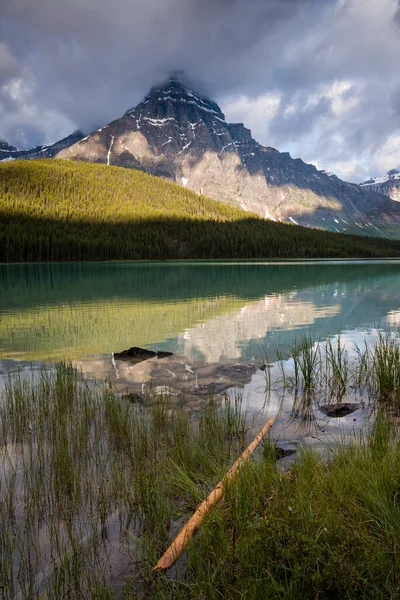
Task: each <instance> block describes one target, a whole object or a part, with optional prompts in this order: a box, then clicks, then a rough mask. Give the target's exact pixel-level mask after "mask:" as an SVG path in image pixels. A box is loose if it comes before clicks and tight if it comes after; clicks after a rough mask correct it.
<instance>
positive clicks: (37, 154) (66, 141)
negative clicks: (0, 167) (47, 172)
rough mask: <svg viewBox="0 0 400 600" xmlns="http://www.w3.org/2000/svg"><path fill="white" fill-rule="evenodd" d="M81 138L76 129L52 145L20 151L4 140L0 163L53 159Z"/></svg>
mask: <svg viewBox="0 0 400 600" xmlns="http://www.w3.org/2000/svg"><path fill="white" fill-rule="evenodd" d="M83 137H84V133H83V132H82V131H81V130H80V129H76V130H75V131H73V132H72V133H71V134H70V135H67V136H66V137H64V138H62V139H61V140H58V141H57V142H54V144H42V145H40V146H35V147H34V148H28V149H26V150H20V149H19V148H16V147H15V146H11V144H9V143H8V142H6V141H5V140H0V162H3V161H9V160H16V159H26V160H29V159H35V158H53V157H54V156H55V155H56V154H57V153H58V152H60V151H61V150H63V149H64V148H67V147H69V146H72V144H76V143H77V142H79V141H80V140H81V139H82V138H83Z"/></svg>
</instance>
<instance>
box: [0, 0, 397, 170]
mask: <svg viewBox="0 0 400 600" xmlns="http://www.w3.org/2000/svg"><path fill="white" fill-rule="evenodd" d="M399 62H400V0H142V1H139V0H35V1H33V0H0V139H5V140H6V141H8V142H9V143H11V144H13V145H15V146H17V147H19V148H27V147H31V146H34V145H37V144H40V143H52V142H54V141H56V140H58V139H60V138H62V137H64V136H66V135H68V134H69V133H71V132H72V131H73V130H75V129H77V128H79V129H82V130H83V131H84V132H85V133H89V132H90V131H93V130H94V129H96V128H98V127H101V126H102V125H105V124H106V123H108V122H109V121H111V120H113V119H115V118H117V117H119V116H121V115H122V114H123V113H124V112H125V111H126V110H127V109H128V108H130V107H132V106H134V105H136V104H137V103H138V102H139V101H140V100H141V99H142V98H143V96H144V95H145V94H146V93H147V92H148V90H149V88H150V87H151V86H152V85H153V84H155V83H159V82H160V81H162V80H164V79H165V77H166V76H167V75H168V74H169V73H171V72H173V71H176V70H181V69H183V70H184V72H185V73H186V74H187V77H188V78H190V79H191V80H192V81H193V82H194V85H195V87H196V89H197V90H199V91H201V92H202V93H204V94H206V95H208V96H210V97H211V98H212V99H214V100H215V101H216V102H218V104H219V105H220V107H221V109H222V111H223V112H224V113H225V115H226V118H227V120H228V121H231V122H243V123H245V125H246V126H247V127H250V129H251V131H252V134H253V137H254V138H255V139H256V140H257V141H258V142H260V143H262V144H264V145H266V146H273V147H275V148H277V149H278V150H281V151H289V152H290V153H291V155H292V156H293V157H295V158H297V157H300V158H302V159H303V160H305V161H306V162H311V163H313V164H315V165H316V166H317V167H318V168H321V169H325V170H327V171H333V172H334V173H336V174H337V175H338V176H339V177H341V178H343V179H345V180H347V181H356V182H360V181H364V180H366V179H368V178H369V177H371V176H376V175H382V174H384V173H386V172H387V171H388V170H390V169H393V168H400V68H399Z"/></svg>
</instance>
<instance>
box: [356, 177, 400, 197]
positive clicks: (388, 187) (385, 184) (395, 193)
mask: <svg viewBox="0 0 400 600" xmlns="http://www.w3.org/2000/svg"><path fill="white" fill-rule="evenodd" d="M361 186H362V187H363V188H365V189H369V190H372V191H374V192H378V194H385V196H389V198H391V199H392V200H395V201H396V202H400V171H398V170H397V169H392V170H391V171H389V172H388V173H387V175H384V176H383V177H375V178H374V179H368V181H364V183H361Z"/></svg>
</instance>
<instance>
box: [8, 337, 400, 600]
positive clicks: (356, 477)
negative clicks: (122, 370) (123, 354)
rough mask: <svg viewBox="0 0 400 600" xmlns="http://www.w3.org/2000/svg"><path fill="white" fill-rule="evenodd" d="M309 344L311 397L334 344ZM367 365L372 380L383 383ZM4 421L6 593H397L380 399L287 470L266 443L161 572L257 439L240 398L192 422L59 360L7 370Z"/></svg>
mask: <svg viewBox="0 0 400 600" xmlns="http://www.w3.org/2000/svg"><path fill="white" fill-rule="evenodd" d="M378 343H379V340H378ZM384 348H385V347H383V349H384ZM332 351H333V346H332ZM379 351H382V346H379ZM335 352H341V346H339V347H338V346H337V345H336V346H335ZM369 352H370V355H369V357H368V359H366V360H367V362H368V365H369V364H370V362H371V360H372V358H373V357H375V356H376V353H375V352H374V351H373V349H369ZM391 352H392V350H391V348H389V350H387V354H385V355H384V356H386V357H391V356H392V354H391ZM299 354H300V355H301V358H300V359H299V360H300V363H299V371H298V373H299V375H298V381H299V382H300V381H304V378H306V381H307V382H308V383H307V384H306V387H307V386H308V388H307V393H309V394H312V392H313V389H316V388H317V386H318V385H319V378H320V375H318V377H315V376H314V374H313V373H311V374H310V371H309V368H310V365H311V366H312V365H317V367H318V369H319V371H318V373H323V374H324V376H326V370H325V369H326V367H324V366H323V365H325V364H326V361H324V360H323V359H322V358H323V356H324V354H323V352H322V350H321V348H320V347H319V349H318V351H317V352H315V351H314V350H312V351H311V350H310V348H308V347H305V346H304V345H303V346H301V348H300V351H299ZM379 356H380V355H379ZM391 360H392V359H391V358H390V360H389V358H388V359H387V360H386V362H385V361H383V362H384V364H388V365H389V364H390V365H391V366H392V364H393V363H392V362H391ZM301 361H303V362H301ZM329 361H331V362H329ZM327 362H328V364H332V362H333V359H332V358H329V359H327ZM334 364H335V368H338V369H339V370H340V369H341V368H342V367H341V366H340V365H347V364H348V363H347V362H346V359H345V358H344V357H343V356H342V358H341V359H340V360H339V359H338V358H337V357H335V362H334ZM377 364H378V363H377ZM379 364H381V363H379ZM338 365H339V366H338ZM345 368H346V369H347V366H346V367H345ZM364 371H365V373H367V372H368V373H369V371H368V370H367V369H365V370H364ZM329 372H331V371H329ZM346 372H347V371H346ZM383 372H384V370H383ZM349 373H353V371H351V370H349ZM321 376H322V375H321ZM358 376H359V372H358ZM363 377H364V376H363ZM369 377H370V382H369V385H370V389H371V390H372V389H374V388H373V385H372V383H373V382H375V383H376V382H377V381H379V380H378V379H376V378H375V379H374V377H375V376H374V375H373V374H372V375H371V374H370V373H369ZM343 380H344V381H347V380H348V381H351V380H352V375H349V376H348V378H347V379H346V378H345V377H343V378H342V377H341V376H340V375H338V374H335V376H334V379H332V380H331V381H332V382H333V383H332V386H333V387H335V386H341V385H343ZM390 385H392V384H390ZM393 385H397V384H396V382H395V383H394V384H393ZM377 389H378V388H377ZM395 389H397V388H395ZM391 397H393V398H394V397H395V395H392V396H391ZM385 398H386V400H385V402H386V403H387V402H388V400H387V397H385ZM378 400H379V399H378ZM385 406H386V405H385ZM0 423H1V428H0V435H1V437H0V453H1V471H0V494H1V499H2V502H1V503H0V572H1V584H0V585H1V587H0V597H1V598H5V599H9V598H10V599H11V598H12V599H14V598H15V599H17V598H21V599H26V600H27V599H36V598H41V599H49V600H50V599H52V600H53V599H70V598H71V599H82V598H93V599H107V600H108V599H114V598H122V599H123V600H128V599H131V600H133V599H134V598H135V599H136V598H177V599H179V598H191V599H199V600H200V599H205V598H207V599H208V598H210V599H213V598H228V599H230V598H232V599H236V598H246V599H247V598H254V599H259V598H285V599H286V598H288V599H289V598H306V599H308V598H309V599H310V600H311V599H314V598H317V597H318V598H322V599H324V598H327V599H330V598H338V599H339V598H345V597H346V598H378V599H379V598H396V597H397V596H398V594H399V581H400V561H399V560H398V558H399V557H398V548H399V544H400V525H399V523H400V518H399V517H400V514H399V500H398V498H399V492H400V442H399V438H398V429H397V426H396V424H390V423H388V422H387V420H386V418H385V412H384V411H382V410H381V411H378V416H377V418H376V421H375V425H374V426H373V427H372V429H371V431H370V433H369V434H368V435H365V436H361V435H360V436H359V437H354V439H352V440H351V441H350V443H348V442H346V443H345V442H343V443H342V444H338V445H337V446H335V447H332V448H330V447H329V446H328V445H326V454H327V458H326V459H325V460H321V458H320V457H319V456H318V455H317V454H315V453H313V452H312V451H311V450H304V451H302V453H301V456H299V459H298V460H297V462H295V464H294V466H293V468H292V469H291V470H290V471H288V472H287V473H283V472H281V471H280V470H278V469H277V468H276V465H275V463H274V460H273V457H274V452H273V451H272V450H271V447H270V445H269V442H268V441H266V442H265V448H264V452H259V453H258V454H257V455H256V456H255V458H254V460H253V461H250V462H249V463H248V465H247V466H246V468H245V470H244V471H243V473H242V474H241V476H240V477H239V479H238V480H237V481H236V482H235V484H234V485H232V486H231V487H230V488H229V489H228V491H227V493H226V496H225V498H224V500H223V502H222V503H221V504H220V505H219V506H218V507H217V508H216V509H215V510H214V511H213V512H212V513H211V515H210V516H209V518H207V519H206V521H205V523H204V526H203V527H202V528H201V530H200V531H199V532H198V533H197V535H196V536H195V538H194V540H193V541H192V543H191V544H190V545H189V547H188V549H187V551H186V552H185V554H184V556H182V557H181V559H180V560H179V561H178V563H177V565H176V567H174V568H173V569H171V570H170V572H169V573H167V574H165V575H164V574H159V575H158V576H155V575H154V574H153V573H152V566H153V565H154V564H155V563H156V562H157V560H158V558H159V557H160V556H161V555H162V553H163V552H164V551H165V549H166V548H167V546H168V545H169V543H170V542H171V541H172V539H173V538H174V536H175V534H176V533H177V532H178V530H179V528H180V527H181V525H182V524H183V522H184V521H185V520H186V519H187V518H188V517H189V516H190V515H191V513H192V511H193V510H194V509H195V508H196V506H197V505H198V504H199V502H200V501H201V500H202V499H203V498H204V497H205V496H206V495H207V494H208V493H209V492H210V490H211V489H212V487H213V486H214V485H215V484H216V483H217V482H218V481H219V480H221V479H222V478H223V476H224V474H225V473H226V471H227V469H228V468H229V467H230V466H231V464H232V463H233V461H234V460H235V459H236V458H237V457H238V455H239V454H240V453H241V452H242V451H243V449H244V447H245V446H246V444H247V442H248V441H249V436H250V432H249V431H248V430H247V427H248V424H247V421H246V414H245V412H244V411H243V407H242V405H241V401H240V399H236V400H232V401H229V400H228V399H226V400H225V401H224V402H222V404H221V402H216V401H215V400H213V399H210V400H209V401H207V402H205V404H204V407H203V410H201V411H200V416H199V417H198V418H197V419H196V420H193V419H192V418H191V417H190V415H189V414H188V413H187V412H185V411H184V410H182V409H177V410H171V407H170V405H169V401H168V398H157V399H152V398H150V397H149V398H148V399H147V400H146V402H145V403H144V405H138V404H132V403H130V402H128V401H126V400H123V399H121V397H120V396H118V395H116V394H114V393H113V392H112V391H110V389H109V388H108V387H106V386H105V387H93V386H91V387H89V386H88V384H86V383H85V382H83V381H81V380H80V378H79V377H78V374H77V373H76V371H75V370H74V369H72V368H71V366H70V365H65V364H61V365H58V366H56V367H55V369H54V370H53V371H48V372H43V373H40V374H32V376H31V377H30V378H28V379H27V378H23V377H22V376H16V377H14V378H13V379H12V380H10V381H9V384H8V385H7V386H6V389H5V392H4V394H3V396H2V397H1V401H0Z"/></svg>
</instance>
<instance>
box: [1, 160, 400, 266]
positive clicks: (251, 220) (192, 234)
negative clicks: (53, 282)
mask: <svg viewBox="0 0 400 600" xmlns="http://www.w3.org/2000/svg"><path fill="white" fill-rule="evenodd" d="M390 256H393V257H395V256H400V240H388V239H382V238H371V237H361V236H355V235H345V234H339V233H328V232H325V231H319V230H315V229H306V228H304V227H299V226H296V225H289V224H284V223H275V222H272V221H268V220H264V219H262V218H260V217H258V216H257V215H252V214H251V213H248V212H244V211H242V210H241V209H239V208H235V207H233V206H230V205H228V204H223V203H221V202H218V201H216V200H211V199H209V198H207V197H204V196H198V195H197V194H195V193H194V192H191V191H189V190H187V189H185V188H183V187H181V186H178V185H176V184H174V183H170V182H167V181H164V180H162V179H159V178H156V177H152V176H150V175H147V174H145V173H143V172H141V171H135V170H128V169H124V168H120V167H109V166H107V165H99V164H89V163H78V162H72V161H61V160H37V161H10V162H3V163H2V164H1V165H0V262H21V261H28V262H29V261H30V262H32V261H86V260H89V261H97V260H146V259H156V260H164V259H182V258H190V259H221V258H226V259H228V258H231V259H258V258H277V259H279V258H334V257H337V258H346V257H348V258H374V257H390Z"/></svg>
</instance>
